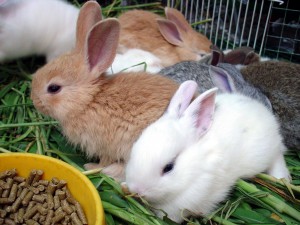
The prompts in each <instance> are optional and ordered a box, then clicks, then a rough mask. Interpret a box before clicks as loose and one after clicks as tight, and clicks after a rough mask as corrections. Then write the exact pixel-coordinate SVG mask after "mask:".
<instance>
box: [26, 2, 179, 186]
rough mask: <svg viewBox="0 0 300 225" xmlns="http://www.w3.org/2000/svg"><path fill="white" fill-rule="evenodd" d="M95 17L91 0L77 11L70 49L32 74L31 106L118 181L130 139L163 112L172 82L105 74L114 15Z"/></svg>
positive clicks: (114, 42)
mask: <svg viewBox="0 0 300 225" xmlns="http://www.w3.org/2000/svg"><path fill="white" fill-rule="evenodd" d="M100 20H101V15H100V6H99V5H98V3H97V2H96V1H88V2H86V3H85V4H84V5H83V7H82V8H81V10H80V14H79V18H78V23H77V33H76V37H77V38H76V46H75V49H74V50H73V51H72V52H70V53H67V54H64V55H62V56H60V57H58V58H56V59H54V60H52V61H51V62H49V63H48V64H46V65H45V66H44V67H42V68H40V69H39V70H38V71H37V72H36V73H35V74H34V76H33V80H32V92H31V98H32V100H33V103H34V106H35V107H36V108H37V109H38V110H39V111H41V112H42V113H44V114H45V115H49V116H51V117H53V118H54V119H56V120H58V121H59V122H60V124H61V126H62V129H63V133H64V134H65V135H66V137H67V138H68V139H69V141H70V142H71V143H73V144H75V145H80V146H81V147H82V149H84V150H85V152H86V153H87V155H88V156H90V157H99V158H100V163H99V164H88V165H86V168H87V169H90V168H94V167H106V168H105V169H104V170H103V172H104V173H107V174H108V175H111V176H113V177H115V178H116V179H118V180H120V181H121V180H124V174H123V173H124V169H123V166H124V165H123V164H124V163H126V162H127V160H128V157H129V154H130V150H131V148H132V145H133V143H134V141H135V140H136V139H137V138H138V136H139V135H140V133H141V132H142V130H143V129H144V128H145V127H147V126H148V125H149V124H150V123H152V122H154V121H155V120H157V119H158V118H159V117H160V116H161V115H162V114H163V112H164V111H165V109H166V107H167V105H168V104H169V101H170V99H171V97H172V95H173V94H174V93H175V91H176V89H177V88H178V86H179V85H178V84H177V83H176V82H174V81H172V80H170V79H168V78H165V77H163V76H160V75H155V74H148V73H144V72H139V73H127V74H125V73H124V74H122V73H120V74H116V75H114V76H110V77H107V76H106V74H105V71H106V70H107V69H108V68H109V67H110V66H111V64H112V62H113V60H114V57H115V55H116V49H117V46H118V40H119V32H120V25H119V23H118V20H117V19H113V18H111V19H106V20H102V21H100Z"/></svg>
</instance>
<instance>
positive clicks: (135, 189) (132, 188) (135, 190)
mask: <svg viewBox="0 0 300 225" xmlns="http://www.w3.org/2000/svg"><path fill="white" fill-rule="evenodd" d="M128 190H129V192H130V193H132V194H134V195H138V197H143V196H144V193H145V188H144V187H142V186H140V185H138V184H131V185H128Z"/></svg>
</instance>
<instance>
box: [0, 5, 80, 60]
mask: <svg viewBox="0 0 300 225" xmlns="http://www.w3.org/2000/svg"><path fill="white" fill-rule="evenodd" d="M78 13H79V9H78V8H76V7H75V6H73V5H71V4H70V3H67V2H66V1H63V0H43V1H41V0H14V1H4V3H2V4H1V5H0V62H4V61H7V60H10V59H15V58H19V57H25V56H30V55H44V56H46V60H47V61H50V60H52V59H54V58H55V57H57V56H58V55H60V54H62V53H65V52H67V51H69V50H71V49H72V48H73V47H74V45H75V30H76V21H77V17H78Z"/></svg>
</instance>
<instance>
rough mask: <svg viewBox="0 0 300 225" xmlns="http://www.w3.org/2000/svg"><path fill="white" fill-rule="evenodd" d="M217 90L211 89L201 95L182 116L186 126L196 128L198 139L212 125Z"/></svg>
mask: <svg viewBox="0 0 300 225" xmlns="http://www.w3.org/2000/svg"><path fill="white" fill-rule="evenodd" d="M217 90H218V89H217V88H212V89H210V90H208V91H206V92H204V93H202V94H201V95H200V96H198V97H197V98H196V99H195V100H194V101H193V102H192V103H191V104H190V106H189V107H188V108H187V110H186V112H185V114H184V118H185V120H186V123H187V124H188V126H190V127H191V128H196V130H197V137H198V138H199V137H201V136H202V135H204V134H205V133H206V132H207V131H208V130H209V128H210V126H211V125H212V119H213V115H214V112H215V98H216V92H217Z"/></svg>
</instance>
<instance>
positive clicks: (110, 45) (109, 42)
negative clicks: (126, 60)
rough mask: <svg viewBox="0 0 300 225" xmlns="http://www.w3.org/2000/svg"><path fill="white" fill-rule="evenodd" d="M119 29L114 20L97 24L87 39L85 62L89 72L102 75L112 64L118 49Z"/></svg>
mask: <svg viewBox="0 0 300 225" xmlns="http://www.w3.org/2000/svg"><path fill="white" fill-rule="evenodd" d="M119 32H120V27H119V23H118V21H117V20H115V19H106V20H103V21H102V22H99V23H97V24H96V25H95V26H94V27H93V28H92V29H91V31H90V33H89V35H88V39H87V55H86V57H87V60H88V64H89V67H90V70H93V69H94V68H97V71H98V72H99V73H103V72H105V71H106V69H107V68H108V67H109V66H110V65H111V64H112V62H113V60H114V58H115V56H116V49H117V47H118V41H119Z"/></svg>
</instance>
